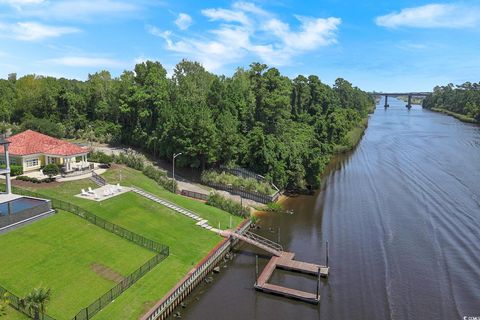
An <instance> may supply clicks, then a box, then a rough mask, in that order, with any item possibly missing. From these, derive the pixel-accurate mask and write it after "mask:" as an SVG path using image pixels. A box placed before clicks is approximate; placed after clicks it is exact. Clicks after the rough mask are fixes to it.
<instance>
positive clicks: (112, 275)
mask: <svg viewBox="0 0 480 320" xmlns="http://www.w3.org/2000/svg"><path fill="white" fill-rule="evenodd" d="M90 267H91V268H92V270H93V272H95V273H96V274H98V275H99V276H100V277H102V278H104V279H107V280H110V281H114V282H115V283H119V282H121V281H122V280H123V279H125V278H124V277H123V276H122V275H121V274H120V273H118V272H117V271H115V270H112V269H110V268H109V267H107V266H104V265H103V264H101V263H93V264H92V265H91V266H90Z"/></svg>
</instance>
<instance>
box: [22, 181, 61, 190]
mask: <svg viewBox="0 0 480 320" xmlns="http://www.w3.org/2000/svg"><path fill="white" fill-rule="evenodd" d="M60 184H62V183H61V182H58V181H53V182H49V183H46V182H44V183H33V182H30V181H22V180H16V179H13V180H12V185H14V186H17V187H20V188H35V189H47V188H55V187H58V186H59V185H60Z"/></svg>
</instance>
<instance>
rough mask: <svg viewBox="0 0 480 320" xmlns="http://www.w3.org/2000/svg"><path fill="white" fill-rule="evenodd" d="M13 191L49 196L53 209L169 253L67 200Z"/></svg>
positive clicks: (26, 193)
mask: <svg viewBox="0 0 480 320" xmlns="http://www.w3.org/2000/svg"><path fill="white" fill-rule="evenodd" d="M15 193H16V194H21V195H24V196H31V197H37V198H49V199H50V201H51V202H52V206H53V207H54V208H55V209H60V210H65V211H68V212H71V213H73V214H75V215H77V216H79V217H81V218H83V219H85V220H87V221H89V222H91V223H93V224H94V225H96V226H99V227H100V228H102V229H105V230H107V231H109V232H111V233H114V234H116V235H117V236H120V237H122V238H124V239H127V240H129V241H132V242H133V243H135V244H137V245H139V246H142V247H144V248H146V249H148V250H150V251H154V252H156V253H162V254H166V255H167V256H168V254H169V248H168V246H166V245H163V244H160V243H158V242H155V241H153V240H150V239H147V238H145V237H143V236H141V235H139V234H137V233H134V232H132V231H129V230H127V229H125V228H122V227H120V226H118V225H116V224H114V223H111V222H109V221H107V220H105V219H103V218H100V217H99V216H97V215H95V214H93V213H91V212H89V211H87V210H85V209H83V208H80V207H79V206H77V205H74V204H72V203H69V202H65V201H62V200H58V199H55V198H51V197H48V196H44V195H42V194H39V193H36V192H32V191H28V190H24V189H19V188H15Z"/></svg>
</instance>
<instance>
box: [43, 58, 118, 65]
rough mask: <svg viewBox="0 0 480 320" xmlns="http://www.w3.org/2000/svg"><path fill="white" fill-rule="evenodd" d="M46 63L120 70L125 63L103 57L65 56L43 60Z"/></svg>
mask: <svg viewBox="0 0 480 320" xmlns="http://www.w3.org/2000/svg"><path fill="white" fill-rule="evenodd" d="M45 62H47V63H53V64H57V65H62V66H67V67H95V68H122V67H124V66H125V63H124V62H122V61H119V60H115V59H110V58H103V57H85V56H67V57H60V58H54V59H48V60H45Z"/></svg>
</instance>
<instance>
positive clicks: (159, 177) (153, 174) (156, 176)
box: [142, 164, 177, 193]
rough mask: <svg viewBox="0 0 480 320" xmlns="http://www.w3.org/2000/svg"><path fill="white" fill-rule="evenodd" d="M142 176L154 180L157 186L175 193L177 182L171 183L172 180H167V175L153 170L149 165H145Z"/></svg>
mask: <svg viewBox="0 0 480 320" xmlns="http://www.w3.org/2000/svg"><path fill="white" fill-rule="evenodd" d="M142 172H143V174H144V175H146V176H147V177H149V178H150V179H153V180H155V181H156V182H157V183H158V184H159V185H161V186H162V187H164V188H165V189H167V190H169V191H171V192H173V193H175V192H177V182H176V181H175V182H174V181H173V179H168V177H167V174H166V173H165V172H164V171H162V170H159V169H157V168H155V167H154V166H152V165H151V164H149V165H146V166H145V167H144V168H143V170H142Z"/></svg>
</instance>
